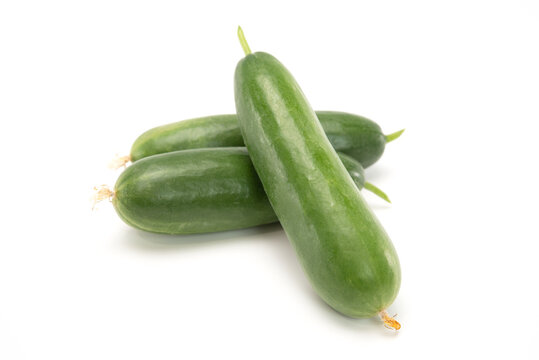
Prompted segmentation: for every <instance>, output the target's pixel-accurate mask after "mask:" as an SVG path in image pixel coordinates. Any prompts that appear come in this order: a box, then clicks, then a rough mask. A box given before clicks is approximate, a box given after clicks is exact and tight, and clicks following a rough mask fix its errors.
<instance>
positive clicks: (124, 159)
mask: <svg viewBox="0 0 539 360" xmlns="http://www.w3.org/2000/svg"><path fill="white" fill-rule="evenodd" d="M130 161H131V156H129V155H125V156H119V155H116V156H115V157H114V159H112V160H111V162H110V163H109V168H110V169H114V170H116V169H119V168H121V167H122V166H123V167H124V168H125V167H126V166H127V163H128V162H130Z"/></svg>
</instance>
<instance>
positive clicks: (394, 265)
mask: <svg viewBox="0 0 539 360" xmlns="http://www.w3.org/2000/svg"><path fill="white" fill-rule="evenodd" d="M234 79H235V81H234V85H235V86H234V89H235V98H236V110H237V114H238V121H239V125H240V128H241V132H242V135H243V138H244V141H245V144H246V145H247V148H248V150H249V154H250V156H251V159H252V161H253V164H254V166H255V169H256V172H257V173H258V175H259V177H260V180H261V182H262V184H263V186H264V189H265V191H266V194H267V195H268V198H269V200H270V202H271V204H272V206H273V209H274V210H275V213H276V214H277V216H278V218H279V220H280V221H281V224H282V226H283V228H284V229H285V231H286V233H287V235H288V238H289V239H290V242H291V243H292V245H293V247H294V249H295V251H296V253H297V256H298V258H299V260H300V263H301V265H302V267H303V269H304V271H305V273H306V274H307V276H308V278H309V279H310V281H311V284H312V285H313V287H314V288H315V289H316V291H317V292H318V294H319V295H320V296H321V297H322V298H323V299H324V300H325V301H326V302H327V303H328V304H329V305H331V306H332V307H333V308H334V309H336V310H337V311H339V312H341V313H343V314H346V315H348V316H351V317H370V316H373V315H375V314H377V313H378V312H379V311H381V310H383V309H385V308H387V307H388V306H389V305H390V304H391V303H392V302H393V301H394V299H395V297H396V296H397V293H398V290H399V287H400V281H401V273H400V265H399V260H398V257H397V254H396V252H395V249H394V247H393V245H392V243H391V241H390V239H389V237H388V236H387V234H386V232H385V231H384V229H383V228H382V226H381V225H380V223H379V222H378V220H377V219H376V217H375V216H374V214H373V213H372V211H371V210H370V209H369V207H368V206H367V204H366V202H365V201H364V199H363V198H362V196H361V194H360V192H359V191H358V189H357V187H356V186H355V185H354V183H353V182H352V180H351V178H350V176H348V174H347V172H346V169H345V167H344V166H343V164H342V163H341V161H340V160H339V158H338V156H337V153H336V152H335V150H334V149H333V147H332V146H331V143H330V141H329V140H328V138H327V137H326V135H325V134H324V129H323V128H322V126H321V124H320V122H319V121H318V119H317V117H316V114H315V113H314V111H313V110H312V109H311V107H310V105H309V104H308V102H307V100H306V98H305V96H304V95H303V93H302V91H301V89H300V88H299V86H298V84H297V83H296V82H295V80H294V79H293V77H292V75H291V74H290V73H289V72H288V71H287V70H286V69H285V68H284V66H283V65H282V64H281V63H280V62H279V61H278V60H277V59H275V58H274V57H273V56H271V55H269V54H266V53H260V52H257V53H254V54H251V55H247V56H246V57H245V58H244V59H242V60H241V61H240V62H239V63H238V66H237V67H236V73H235V78H234Z"/></svg>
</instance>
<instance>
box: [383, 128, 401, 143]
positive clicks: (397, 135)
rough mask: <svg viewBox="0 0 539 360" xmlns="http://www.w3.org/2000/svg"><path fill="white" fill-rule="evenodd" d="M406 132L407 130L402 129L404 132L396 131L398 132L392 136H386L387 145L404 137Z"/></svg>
mask: <svg viewBox="0 0 539 360" xmlns="http://www.w3.org/2000/svg"><path fill="white" fill-rule="evenodd" d="M404 130H405V129H402V130H399V131H396V132H394V133H392V134H389V135H386V144H387V143H388V142H391V141H393V140H395V139H398V138H399V137H400V136H401V135H402V133H403V132H404Z"/></svg>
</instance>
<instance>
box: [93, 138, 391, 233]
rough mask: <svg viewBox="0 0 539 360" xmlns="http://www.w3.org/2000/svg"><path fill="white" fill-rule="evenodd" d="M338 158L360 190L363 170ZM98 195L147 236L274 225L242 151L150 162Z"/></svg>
mask: <svg viewBox="0 0 539 360" xmlns="http://www.w3.org/2000/svg"><path fill="white" fill-rule="evenodd" d="M340 156H341V160H342V162H343V163H344V164H345V166H346V168H347V169H348V171H349V174H350V177H351V179H352V180H353V182H354V183H355V184H356V186H357V187H358V188H363V187H364V185H365V177H364V173H363V168H362V166H361V164H360V163H359V162H357V161H356V160H354V159H352V158H351V157H349V156H347V155H340ZM366 184H368V186H369V188H370V187H371V186H372V185H371V184H369V183H366ZM375 190H376V191H374V192H375V193H377V194H378V195H380V196H381V197H384V196H385V194H383V193H381V194H380V193H378V192H377V191H380V190H378V189H376V188H375ZM101 191H102V197H105V198H106V197H109V196H110V197H112V203H113V205H114V208H115V209H116V211H117V213H118V215H119V216H120V218H121V219H123V220H124V221H125V222H126V223H127V224H129V225H131V226H133V227H135V228H138V229H141V230H146V231H151V232H157V233H167V234H196V233H207V232H215V231H224V230H233V229H242V228H247V227H251V226H256V225H262V224H268V223H272V222H275V221H277V217H276V216H275V213H274V211H273V209H272V207H271V205H270V203H269V202H268V199H267V197H266V194H265V193H264V189H263V188H262V184H261V183H260V180H259V179H258V176H257V174H256V172H255V170H254V168H253V165H252V162H251V159H250V158H249V154H248V153H247V149H245V148H244V147H228V148H205V149H192V150H182V151H175V152H169V153H165V154H159V155H154V156H149V157H146V158H144V159H141V160H139V161H137V162H135V163H134V164H132V165H131V166H129V167H128V168H127V169H126V170H125V171H123V172H122V174H121V175H120V176H119V178H118V180H117V181H116V184H115V187H114V190H113V191H112V192H111V191H109V190H107V189H106V188H104V189H101ZM385 198H386V200H387V197H385Z"/></svg>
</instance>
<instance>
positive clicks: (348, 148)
mask: <svg viewBox="0 0 539 360" xmlns="http://www.w3.org/2000/svg"><path fill="white" fill-rule="evenodd" d="M316 114H317V116H318V119H319V120H320V122H321V123H322V126H323V127H324V129H325V131H326V134H327V136H328V137H329V140H330V141H331V143H332V144H333V146H334V147H335V149H336V150H337V151H339V152H341V153H344V154H347V155H350V156H352V157H353V158H355V159H356V160H358V161H359V162H360V163H361V164H362V165H363V167H364V168H366V167H368V166H370V165H372V164H374V163H375V162H376V161H377V160H378V159H379V158H380V157H381V156H382V154H383V152H384V149H385V145H386V143H387V142H389V141H391V140H393V139H395V138H397V137H398V136H400V134H401V133H402V131H400V132H396V133H393V134H390V135H384V134H383V133H382V130H381V129H380V126H378V124H376V123H375V122H374V121H372V120H369V119H367V118H365V117H363V116H359V115H354V114H348V113H345V112H337V111H318V112H317V113H316ZM229 146H244V144H243V138H242V136H241V132H240V129H239V127H238V119H237V116H236V115H214V116H207V117H201V118H196V119H189V120H184V121H179V122H175V123H171V124H167V125H163V126H158V127H156V128H153V129H150V130H148V131H146V132H144V133H143V134H142V135H140V136H139V137H138V138H137V139H136V140H135V142H134V143H133V146H132V147H131V154H130V160H131V161H133V162H134V161H137V160H140V159H142V158H145V157H147V156H150V155H155V154H162V153H166V152H170V151H176V150H186V149H196V148H206V147H229Z"/></svg>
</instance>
